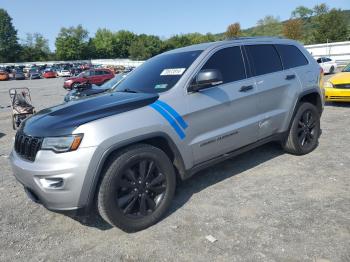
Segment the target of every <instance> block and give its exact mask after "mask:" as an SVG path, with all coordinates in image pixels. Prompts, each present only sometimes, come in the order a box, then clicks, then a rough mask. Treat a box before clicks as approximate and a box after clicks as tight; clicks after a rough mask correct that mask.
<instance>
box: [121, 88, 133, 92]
mask: <svg viewBox="0 0 350 262" xmlns="http://www.w3.org/2000/svg"><path fill="white" fill-rule="evenodd" d="M118 92H126V93H137V91H135V90H131V89H130V88H125V89H122V90H118Z"/></svg>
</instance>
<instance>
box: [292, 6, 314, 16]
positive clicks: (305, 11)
mask: <svg viewBox="0 0 350 262" xmlns="http://www.w3.org/2000/svg"><path fill="white" fill-rule="evenodd" d="M313 13H314V11H313V10H312V9H310V8H307V7H305V6H302V5H301V6H298V7H297V8H295V9H294V11H292V17H293V18H300V19H306V18H308V17H310V16H312V14H313Z"/></svg>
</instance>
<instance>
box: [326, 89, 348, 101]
mask: <svg viewBox="0 0 350 262" xmlns="http://www.w3.org/2000/svg"><path fill="white" fill-rule="evenodd" d="M325 98H326V101H329V102H350V89H341V88H325Z"/></svg>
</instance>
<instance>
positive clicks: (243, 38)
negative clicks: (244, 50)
mask: <svg viewBox="0 0 350 262" xmlns="http://www.w3.org/2000/svg"><path fill="white" fill-rule="evenodd" d="M271 38H272V39H276V38H277V39H285V38H284V37H282V36H241V37H232V38H227V39H226V40H227V41H230V40H246V39H271Z"/></svg>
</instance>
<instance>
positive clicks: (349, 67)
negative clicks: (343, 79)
mask: <svg viewBox="0 0 350 262" xmlns="http://www.w3.org/2000/svg"><path fill="white" fill-rule="evenodd" d="M343 72H350V64H348V65H347V66H346V67H344V69H343Z"/></svg>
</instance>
